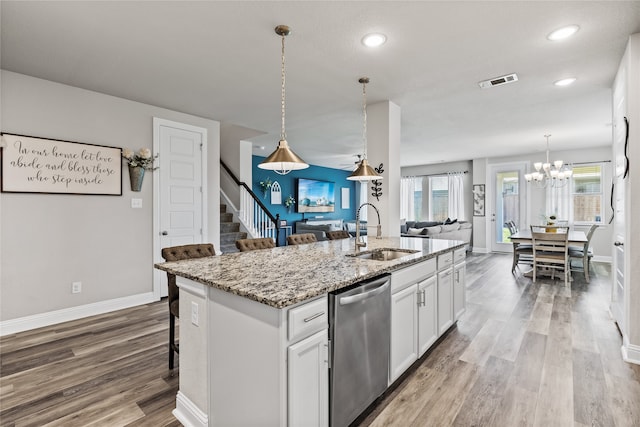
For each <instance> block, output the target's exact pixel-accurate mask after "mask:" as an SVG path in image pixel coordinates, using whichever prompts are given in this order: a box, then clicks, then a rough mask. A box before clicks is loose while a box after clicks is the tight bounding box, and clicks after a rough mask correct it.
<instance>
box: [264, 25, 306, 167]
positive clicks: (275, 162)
mask: <svg viewBox="0 0 640 427" xmlns="http://www.w3.org/2000/svg"><path fill="white" fill-rule="evenodd" d="M275 32H276V34H277V35H279V36H280V37H282V74H281V76H282V86H281V87H282V92H281V93H282V96H281V98H280V106H281V111H282V127H281V130H280V141H279V142H278V148H276V151H274V152H273V153H271V155H270V156H269V157H267V158H266V159H264V160H263V161H262V162H261V163H260V164H258V167H259V168H260V169H266V170H272V171H274V172H275V173H277V174H279V175H286V174H288V173H289V172H291V171H292V170H300V169H306V168H308V167H309V165H308V164H307V163H305V161H304V160H302V159H301V158H300V157H298V155H297V154H296V153H294V152H293V151H292V150H291V149H290V148H289V144H288V143H287V133H286V132H285V127H284V116H285V114H284V110H285V108H284V107H285V90H284V84H285V69H284V38H285V37H286V36H288V35H289V33H290V32H291V30H290V29H289V27H288V26H286V25H278V26H277V27H276V28H275Z"/></svg>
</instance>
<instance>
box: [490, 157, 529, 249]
mask: <svg viewBox="0 0 640 427" xmlns="http://www.w3.org/2000/svg"><path fill="white" fill-rule="evenodd" d="M525 171H526V164H525V163H517V164H503V165H494V166H492V167H491V188H490V189H487V191H486V193H487V196H488V197H490V200H491V202H490V203H487V205H486V206H487V209H488V212H487V215H489V220H490V221H489V226H490V232H489V233H490V234H489V237H488V239H489V241H490V242H491V245H490V247H491V250H492V251H493V252H511V251H513V244H512V243H511V240H509V231H508V229H507V228H506V226H505V223H506V222H507V221H514V222H515V223H516V226H518V228H521V227H524V226H526V215H525V213H526V181H525V180H524V174H525Z"/></svg>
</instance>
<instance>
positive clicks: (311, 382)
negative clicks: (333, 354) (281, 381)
mask: <svg viewBox="0 0 640 427" xmlns="http://www.w3.org/2000/svg"><path fill="white" fill-rule="evenodd" d="M327 357H328V351H327V330H326V329H324V330H322V331H320V332H317V333H315V334H314V335H311V336H310V337H308V338H305V339H303V340H302V341H300V342H297V343H295V344H293V345H291V346H289V349H288V358H289V369H288V379H289V381H288V382H289V393H288V395H289V398H288V408H289V414H288V415H289V423H288V425H290V426H327V425H328V408H329V406H328V403H329V387H328V381H329V380H328V378H329V373H328V364H327V363H328V358H327Z"/></svg>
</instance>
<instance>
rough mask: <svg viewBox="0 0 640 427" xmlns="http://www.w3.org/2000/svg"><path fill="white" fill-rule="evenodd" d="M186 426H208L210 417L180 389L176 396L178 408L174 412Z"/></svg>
mask: <svg viewBox="0 0 640 427" xmlns="http://www.w3.org/2000/svg"><path fill="white" fill-rule="evenodd" d="M172 414H173V416H174V417H176V419H177V420H178V421H180V423H182V425H183V426H185V427H207V425H208V424H209V417H208V416H207V414H205V413H204V412H202V411H201V410H200V408H198V407H197V406H196V405H195V404H194V403H193V402H192V401H191V400H189V398H188V397H186V396H185V395H184V394H182V392H180V391H178V395H177V396H176V409H174V410H173V412H172Z"/></svg>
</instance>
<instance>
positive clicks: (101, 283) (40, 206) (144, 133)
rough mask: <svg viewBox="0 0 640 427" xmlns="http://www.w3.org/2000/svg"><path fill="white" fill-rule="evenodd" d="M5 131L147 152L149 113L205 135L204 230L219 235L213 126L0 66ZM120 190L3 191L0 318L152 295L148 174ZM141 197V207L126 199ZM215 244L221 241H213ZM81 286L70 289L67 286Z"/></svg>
mask: <svg viewBox="0 0 640 427" xmlns="http://www.w3.org/2000/svg"><path fill="white" fill-rule="evenodd" d="M1 79H2V82H1V94H2V109H1V114H2V116H1V117H2V123H1V125H2V131H3V132H7V133H17V134H24V135H31V136H39V137H44V138H53V139H62V140H69V141H75V142H85V143H91V144H98V145H108V146H115V147H128V148H132V149H139V148H143V147H147V148H152V133H153V126H152V119H153V117H160V118H164V119H168V120H173V121H177V122H182V123H187V124H190V125H194V126H200V127H204V128H206V129H207V132H208V141H207V144H208V145H207V148H208V177H209V178H208V196H209V218H208V219H206V220H207V221H208V226H209V236H208V240H209V241H212V242H214V243H215V244H217V242H218V240H219V209H217V205H218V201H219V184H218V182H219V176H220V172H219V153H220V147H219V123H218V122H216V121H213V120H208V119H204V118H200V117H194V116H190V115H186V114H182V113H178V112H174V111H170V110H166V109H163V108H158V107H154V106H150V105H145V104H141V103H137V102H132V101H128V100H125V99H121V98H115V97H112V96H107V95H103V94H100V93H96V92H90V91H86V90H83V89H79V88H74V87H70V86H65V85H61V84H58V83H53V82H50V81H46V80H41V79H36V78H32V77H28V76H25V75H21V74H16V73H11V72H7V71H2V74H1ZM122 177H123V195H122V196H121V197H120V196H85V195H59V194H11V193H2V194H1V196H0V233H1V234H0V268H1V270H0V282H1V283H0V294H1V302H0V320H2V321H6V320H9V319H17V318H21V317H25V316H31V315H35V314H41V313H47V312H51V311H56V310H64V309H69V308H72V307H79V306H84V305H87V304H93V303H100V302H104V301H109V300H114V299H117V298H127V297H131V296H135V295H141V294H148V293H150V292H152V275H153V253H152V252H153V247H152V222H153V217H152V215H153V211H152V208H153V199H152V194H153V193H152V192H153V190H152V186H153V175H152V174H149V175H147V176H145V181H144V184H143V187H142V191H141V192H140V193H133V192H131V190H130V186H129V182H128V179H129V178H128V172H127V170H126V168H123V175H122ZM134 197H135V198H141V199H143V208H142V209H132V208H131V198H134ZM217 247H219V245H217ZM74 281H80V282H82V292H81V293H79V294H71V282H74Z"/></svg>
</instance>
